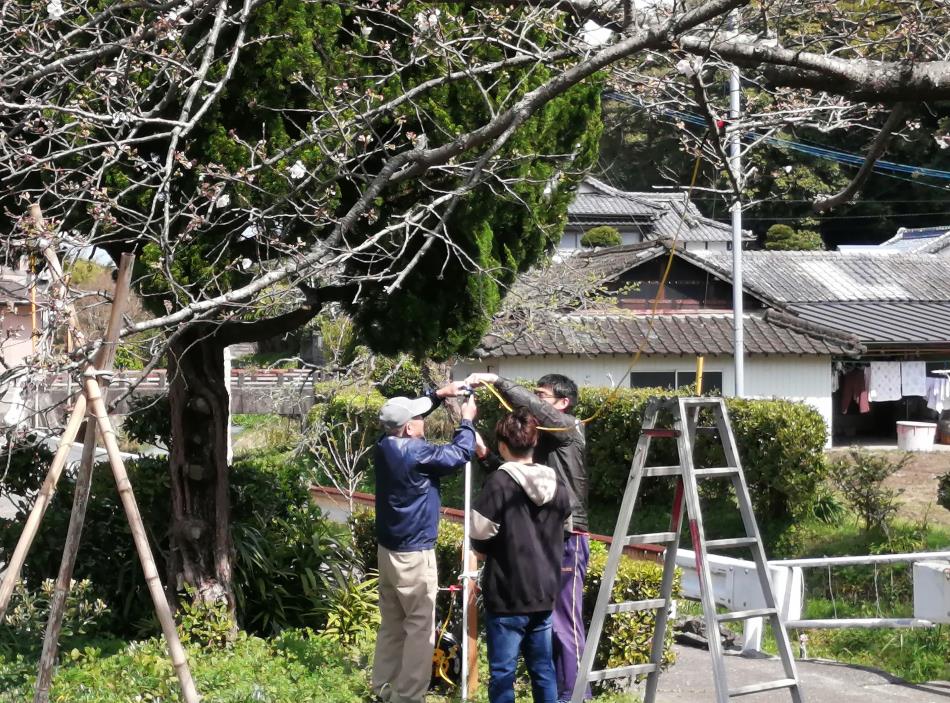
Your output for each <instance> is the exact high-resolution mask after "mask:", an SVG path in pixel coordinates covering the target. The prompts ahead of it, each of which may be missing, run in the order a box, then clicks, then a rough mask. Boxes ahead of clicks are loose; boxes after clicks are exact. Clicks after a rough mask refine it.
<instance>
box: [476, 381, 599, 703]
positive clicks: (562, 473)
mask: <svg viewBox="0 0 950 703" xmlns="http://www.w3.org/2000/svg"><path fill="white" fill-rule="evenodd" d="M464 383H465V384H467V385H469V386H472V387H476V386H482V385H486V384H489V383H490V384H492V385H493V386H494V387H495V388H496V389H498V391H499V392H500V393H501V395H502V396H503V397H504V398H505V399H506V400H507V401H508V402H509V403H510V404H511V405H512V407H514V408H526V409H528V410H529V411H530V412H531V413H532V414H533V415H534V416H535V417H536V418H537V419H538V422H539V423H540V426H541V427H543V428H545V429H542V430H540V436H539V437H538V445H537V447H535V450H534V459H535V461H537V462H538V463H539V464H543V465H545V466H550V467H551V468H552V469H554V471H555V472H556V473H557V476H558V478H559V479H561V480H562V481H563V482H564V483H565V485H566V486H567V489H568V493H569V494H570V498H571V514H572V520H573V529H572V530H570V531H568V532H567V533H566V534H565V539H564V554H563V558H562V562H561V592H560V594H559V595H558V599H557V602H556V603H555V605H554V616H553V621H554V668H555V670H556V671H557V686H558V701H569V700H570V699H571V695H572V693H573V691H574V682H575V680H576V679H577V670H578V668H579V667H580V661H581V655H582V654H583V653H584V645H585V643H586V640H587V636H586V631H585V629H584V619H583V612H584V579H585V577H586V575H587V562H588V561H589V559H590V539H589V536H588V533H587V466H586V463H585V460H584V450H585V439H584V425H583V423H581V421H580V420H578V419H577V418H576V417H574V415H573V414H572V412H573V410H574V407H575V406H576V405H577V384H576V383H574V381H572V380H571V379H570V378H568V377H567V376H564V375H562V374H556V373H552V374H547V375H545V376H542V377H541V378H539V379H538V382H537V384H535V387H534V389H533V390H531V389H528V388H524V387H523V386H520V385H518V384H517V383H515V382H514V381H510V380H508V379H507V378H501V377H500V376H498V375H497V374H494V373H473V374H471V375H469V377H468V378H466V379H465V381H464ZM482 454H483V452H479V458H482ZM590 697H591V693H590V689H589V688H588V689H587V692H586V698H590Z"/></svg>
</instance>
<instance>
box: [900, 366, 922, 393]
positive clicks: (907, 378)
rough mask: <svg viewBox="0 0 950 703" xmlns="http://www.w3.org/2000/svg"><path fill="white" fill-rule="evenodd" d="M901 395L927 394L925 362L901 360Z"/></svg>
mask: <svg viewBox="0 0 950 703" xmlns="http://www.w3.org/2000/svg"><path fill="white" fill-rule="evenodd" d="M901 395H920V396H924V397H926V395H927V362H925V361H902V362H901Z"/></svg>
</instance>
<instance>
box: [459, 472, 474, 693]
mask: <svg viewBox="0 0 950 703" xmlns="http://www.w3.org/2000/svg"><path fill="white" fill-rule="evenodd" d="M471 503H472V462H470V461H468V462H466V463H465V515H464V517H463V519H462V683H461V687H462V700H463V701H467V700H468V632H467V628H468V594H469V589H471V587H472V584H471V578H470V577H469V560H468V554H469V550H470V548H471V547H470V545H469V538H470V535H471V532H470V526H471V518H470V516H471V508H472V505H471Z"/></svg>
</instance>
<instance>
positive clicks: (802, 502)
mask: <svg viewBox="0 0 950 703" xmlns="http://www.w3.org/2000/svg"><path fill="white" fill-rule="evenodd" d="M687 393H688V391H687V390H684V389H680V390H678V391H676V392H673V393H671V392H669V391H664V390H660V389H620V390H617V391H611V390H610V389H607V388H581V389H580V398H579V402H578V406H577V410H576V415H577V416H578V417H580V418H590V417H593V418H594V419H592V420H591V421H590V422H589V423H588V424H587V427H586V436H587V466H588V473H589V476H590V505H591V529H593V530H595V531H602V532H608V533H612V528H613V523H614V521H615V519H616V514H617V510H618V508H619V505H620V499H621V497H622V496H623V491H624V488H625V486H626V485H627V477H628V474H629V471H630V463H631V461H632V460H633V452H634V449H635V448H636V443H637V438H638V436H639V433H640V423H641V421H642V417H643V411H644V409H645V406H646V402H647V400H648V399H649V398H650V397H653V396H657V395H686V394H687ZM382 403H383V398H382V396H380V395H379V394H377V393H365V392H364V393H351V392H343V393H339V394H336V395H333V396H331V397H330V399H329V400H328V401H327V402H326V403H323V404H321V405H320V406H319V407H315V408H314V410H313V412H312V414H311V418H312V419H313V418H324V421H327V419H330V420H332V421H333V422H335V423H340V424H342V423H346V422H351V423H352V422H359V423H360V424H361V426H362V427H373V428H375V427H376V417H377V415H378V412H379V407H380V405H381V404H382ZM726 404H727V407H728V409H729V413H730V417H731V419H732V424H733V432H734V434H735V437H736V442H737V444H738V447H739V455H740V459H741V460H742V465H743V468H744V469H745V474H746V480H747V482H748V485H749V492H750V494H751V497H752V501H753V507H754V510H755V513H756V515H757V517H758V518H759V527H760V529H761V531H762V533H763V536H764V538H765V540H766V543H767V545H768V546H769V548H770V549H771V550H772V551H773V552H774V553H776V554H787V553H792V552H794V551H796V549H797V548H798V545H799V536H798V533H797V529H796V525H797V524H798V523H799V522H800V521H801V519H802V518H804V517H805V516H808V515H810V514H811V513H812V512H813V510H814V508H815V503H816V502H817V501H818V499H819V498H820V496H821V490H822V482H823V481H824V479H825V477H826V476H827V471H828V464H827V461H826V459H825V454H824V446H825V437H826V430H825V424H824V421H823V420H822V418H821V416H820V415H819V413H818V412H817V411H816V410H814V409H813V408H812V407H811V406H809V405H805V404H804V403H795V402H791V401H786V400H746V399H736V398H729V399H727V401H726ZM478 407H479V419H478V420H477V425H478V427H479V428H480V429H481V431H482V433H483V435H484V436H485V437H486V440H487V441H489V443H493V437H492V436H491V434H492V433H491V428H493V427H494V425H495V422H496V420H497V419H498V418H499V417H500V416H501V413H502V412H503V408H502V407H501V406H500V404H499V402H498V400H497V399H496V398H495V396H494V395H493V394H491V393H490V392H488V391H486V390H481V391H479V394H478ZM448 425H449V423H445V427H440V426H439V424H438V421H437V420H436V419H435V416H433V419H430V420H429V421H428V422H427V425H426V433H427V436H429V438H430V439H432V440H434V441H445V440H447V439H448V433H449V431H450V428H449V427H448ZM376 435H377V433H376V432H367V433H366V435H365V436H366V439H367V441H375V439H376ZM675 460H676V452H675V448H674V444H673V443H672V442H669V441H664V440H659V441H654V442H653V443H652V446H651V450H650V455H649V457H648V462H649V464H648V465H666V464H671V463H673V462H675ZM696 461H697V466H708V467H714V466H722V462H723V461H724V459H723V456H722V451H721V449H720V448H719V446H718V440H715V441H714V440H713V439H711V438H710V437H707V436H705V435H702V436H701V437H700V440H699V442H698V446H697V452H696ZM368 475H370V474H368ZM460 484H461V480H460V478H459V477H453V478H452V479H449V480H447V481H445V482H443V486H442V488H443V502H444V504H445V505H454V506H456V507H457V506H458V505H460V502H454V501H453V497H454V496H459V497H460V495H461V489H460ZM366 485H367V487H369V486H371V485H372V482H371V481H367V484H366ZM714 485H715V482H712V481H707V482H704V485H703V490H704V495H705V496H706V497H708V498H711V499H713V502H712V504H711V510H708V511H707V513H706V514H705V515H704V517H706V518H707V519H708V521H709V524H710V525H711V526H712V527H713V528H715V527H717V519H719V518H720V516H721V518H722V519H721V520H719V522H722V523H724V525H723V529H724V530H726V529H733V530H735V529H741V523H740V522H739V515H738V512H737V509H736V507H735V503H734V501H733V499H732V498H730V497H728V496H727V495H725V494H721V493H716V490H715V487H714ZM720 485H721V486H725V485H726V483H725V482H721V484H720ZM642 495H643V502H642V506H643V508H644V509H641V510H638V511H637V512H636V513H635V516H634V526H635V527H636V528H637V529H643V530H644V531H651V530H652V529H654V528H656V529H665V528H666V527H665V526H666V523H667V522H668V513H669V506H670V505H671V503H672V482H664V481H662V480H650V481H647V482H645V485H644V489H643V492H642ZM730 520H731V522H730ZM638 521H639V522H638ZM723 536H735V535H730V534H724V535H723Z"/></svg>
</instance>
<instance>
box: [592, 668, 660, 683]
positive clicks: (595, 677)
mask: <svg viewBox="0 0 950 703" xmlns="http://www.w3.org/2000/svg"><path fill="white" fill-rule="evenodd" d="M654 671H656V664H634V665H633V666H620V667H617V668H616V669H600V670H598V671H592V672H590V676H588V677H587V680H588V682H591V681H606V680H607V679H616V678H619V677H621V676H639V675H640V674H649V673H651V672H654Z"/></svg>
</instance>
